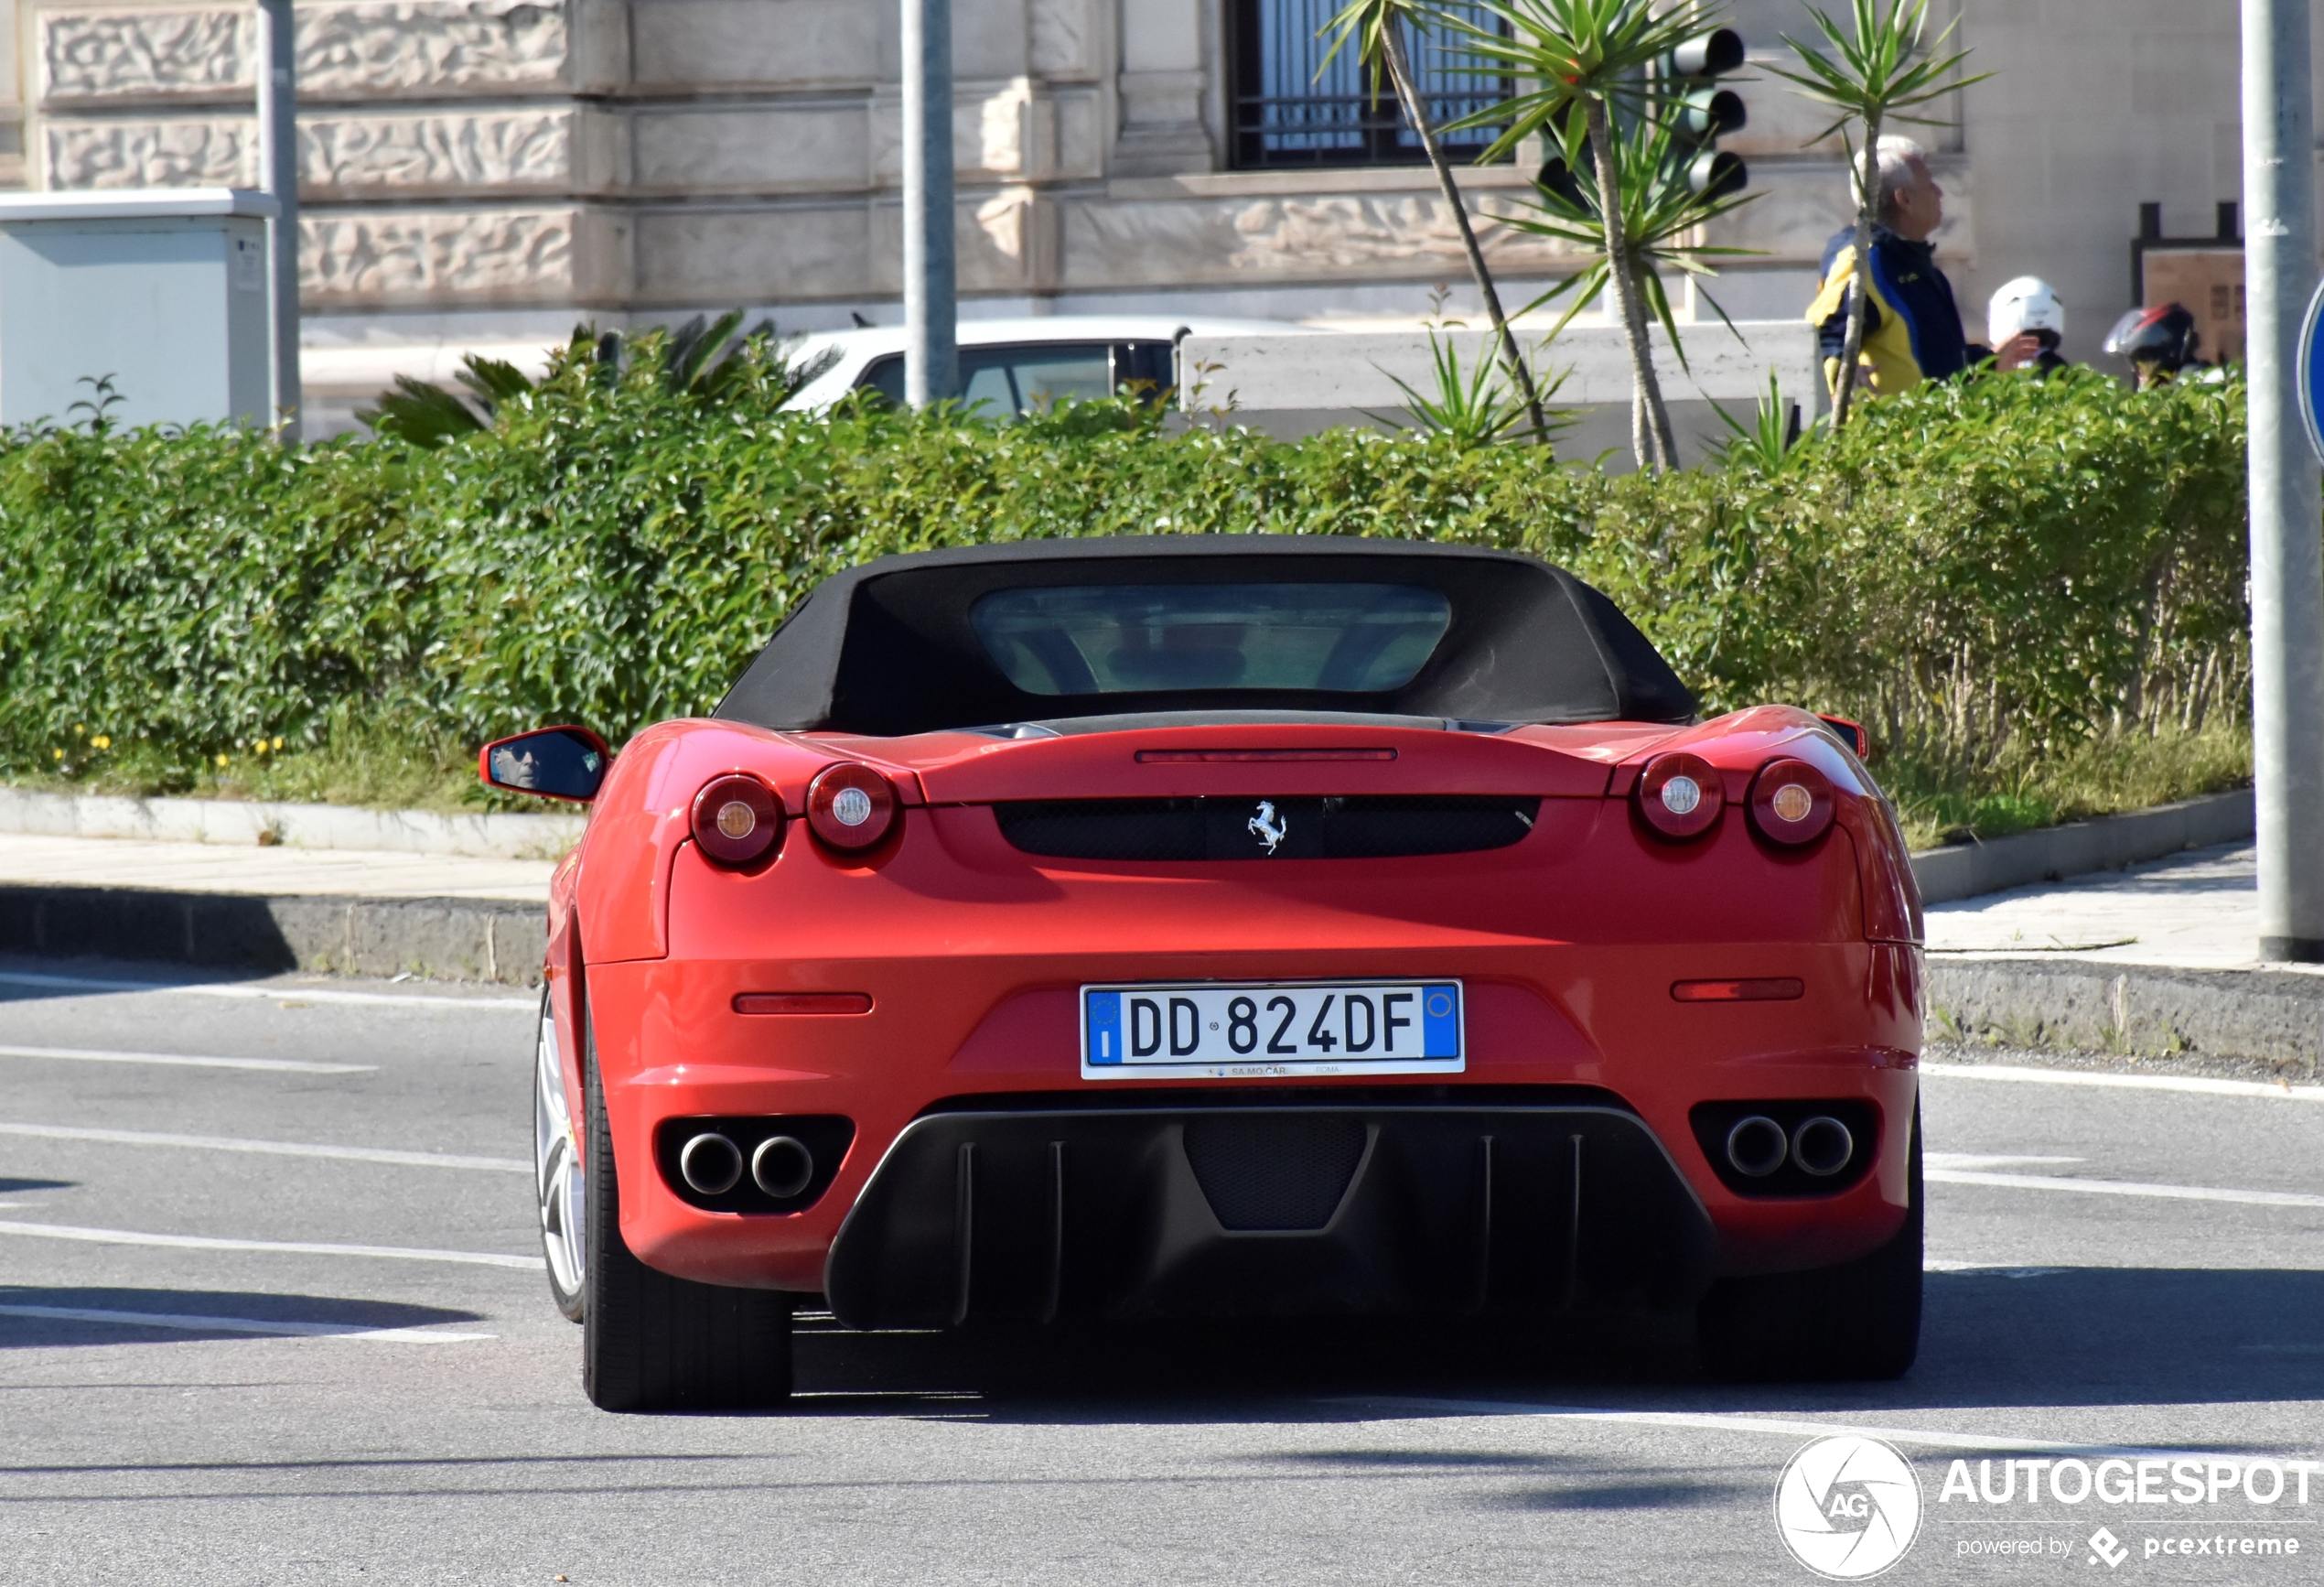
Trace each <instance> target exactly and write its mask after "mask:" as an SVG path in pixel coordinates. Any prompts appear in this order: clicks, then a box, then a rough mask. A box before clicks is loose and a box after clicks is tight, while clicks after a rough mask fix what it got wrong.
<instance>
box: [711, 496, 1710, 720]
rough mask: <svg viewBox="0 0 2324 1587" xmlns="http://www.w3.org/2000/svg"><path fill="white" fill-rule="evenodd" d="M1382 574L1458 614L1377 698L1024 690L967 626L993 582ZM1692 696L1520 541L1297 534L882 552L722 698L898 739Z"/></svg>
mask: <svg viewBox="0 0 2324 1587" xmlns="http://www.w3.org/2000/svg"><path fill="white" fill-rule="evenodd" d="M1260 580H1265V581H1268V582H1275V583H1309V582H1323V583H1336V582H1372V583H1377V582H1380V581H1383V580H1392V581H1393V582H1396V583H1400V584H1410V585H1415V586H1418V587H1420V588H1428V589H1434V590H1437V591H1439V592H1441V593H1442V594H1443V595H1444V596H1445V597H1446V598H1447V600H1448V601H1449V603H1450V605H1451V609H1452V616H1451V622H1450V625H1449V626H1448V627H1447V630H1446V632H1445V635H1444V638H1443V640H1442V641H1441V642H1439V643H1438V645H1437V646H1436V651H1435V652H1434V653H1432V654H1431V655H1430V656H1429V658H1428V660H1427V662H1426V664H1425V665H1423V666H1422V667H1421V669H1420V670H1419V672H1418V673H1416V674H1415V675H1414V676H1413V677H1412V679H1411V681H1410V682H1408V683H1406V684H1405V685H1404V686H1403V687H1401V688H1397V689H1393V690H1386V691H1383V692H1379V693H1372V694H1349V693H1345V692H1340V691H1323V690H1284V689H1250V688H1222V689H1175V690H1157V691H1153V692H1148V693H1143V694H1123V693H1118V692H1117V693H1111V694H1104V695H1065V696H1058V695H1035V694H1029V693H1028V692H1026V691H1025V690H1023V689H1020V688H1018V687H1017V686H1016V685H1014V684H1013V683H1011V682H1010V681H1009V679H1008V677H1007V676H1006V675H1005V674H1004V673H1003V672H1002V671H1001V669H1000V668H999V667H998V666H996V665H995V664H994V662H993V660H992V658H991V657H990V656H989V655H988V654H987V653H986V652H985V650H984V645H983V643H982V642H980V641H979V640H978V638H977V635H976V632H975V630H974V628H973V627H972V626H971V624H970V621H969V609H970V607H971V606H972V605H973V604H974V602H975V600H976V599H977V598H978V597H980V596H983V595H984V594H987V593H989V592H990V591H993V590H995V589H1020V588H1028V587H1036V586H1055V585H1086V584H1209V583H1221V584H1240V583H1247V582H1254V581H1260ZM1253 709H1258V710H1266V711H1303V712H1312V711H1329V712H1347V711H1360V712H1374V713H1384V714H1391V715H1398V716H1407V717H1436V718H1447V719H1455V720H1465V721H1490V722H1598V721H1615V720H1620V721H1643V722H1682V721H1685V720H1687V719H1689V718H1692V717H1693V716H1694V714H1695V696H1693V695H1692V694H1690V693H1689V692H1688V691H1687V688H1686V686H1685V685H1684V684H1682V683H1681V682H1679V680H1678V675H1676V674H1674V673H1673V672H1672V671H1671V669H1670V666H1669V664H1667V663H1665V662H1664V661H1663V660H1662V656H1661V654H1660V653H1657V652H1656V650H1655V649H1654V647H1653V645H1652V643H1650V642H1648V641H1647V638H1646V636H1645V635H1644V634H1642V633H1641V632H1639V631H1638V630H1637V629H1636V628H1634V627H1632V626H1631V624H1630V620H1629V619H1628V618H1625V617H1624V616H1623V615H1622V614H1621V613H1620V612H1619V611H1618V610H1615V608H1614V603H1613V602H1612V601H1610V600H1609V599H1606V597H1604V596H1603V595H1600V594H1599V593H1598V591H1597V590H1595V589H1593V588H1590V587H1589V586H1588V585H1587V584H1584V583H1583V582H1582V581H1581V580H1580V579H1578V578H1575V577H1574V576H1573V575H1572V574H1570V573H1567V572H1566V571H1565V569H1563V568H1560V567H1551V566H1550V565H1549V564H1548V563H1546V562H1544V561H1541V560H1540V559H1539V558H1537V557H1533V556H1520V555H1518V554H1516V553H1513V552H1507V551H1489V550H1483V549H1479V548H1476V547H1472V546H1466V545H1435V544H1431V543H1428V542H1425V541H1409V540H1361V539H1353V538H1346V537H1340V536H1327V535H1291V534H1243V535H1218V534H1139V535H1122V536H1118V537H1109V538H1103V539H1100V538H1091V539H1055V540H1019V541H1011V542H1008V543H1006V544H1002V545H970V546H960V547H956V548H953V549H950V550H943V551H921V552H915V553H912V554H910V555H909V556H883V557H881V558H880V559H879V560H877V561H876V562H867V563H865V564H864V565H863V566H861V567H851V568H849V569H847V570H846V571H845V572H844V573H839V574H834V576H833V577H831V578H827V579H825V580H824V581H823V583H822V584H820V585H817V586H816V587H815V588H814V589H813V591H812V593H810V595H809V596H808V598H807V599H805V600H803V601H802V602H801V603H800V605H799V606H798V607H797V608H796V609H795V610H793V611H792V612H791V617H790V619H789V621H786V622H784V624H783V625H782V627H781V628H780V630H778V631H777V632H776V633H775V636H774V638H773V639H771V640H769V641H768V642H767V648H766V649H765V650H763V651H761V652H759V658H758V660H756V661H754V662H752V663H751V664H750V666H749V667H748V670H746V671H745V672H744V673H743V675H742V677H741V678H740V679H739V680H738V681H737V683H736V684H735V686H734V687H733V688H732V689H730V690H728V691H727V694H726V698H725V699H724V700H723V701H721V702H720V703H719V706H718V709H717V712H716V715H717V716H719V717H721V718H726V719H727V720H729V721H739V722H749V723H753V724H755V725H757V726H759V727H764V728H778V729H790V730H795V731H811V730H815V729H825V730H832V731H839V732H849V733H866V734H877V735H896V734H904V733H923V732H933V731H936V730H939V729H946V728H970V727H986V726H994V725H997V724H1001V723H1007V722H1022V721H1058V720H1061V719H1066V718H1076V717H1096V716H1108V717H1111V716H1118V715H1121V714H1124V713H1140V712H1157V711H1213V712H1215V711H1221V710H1238V711H1247V710H1253Z"/></svg>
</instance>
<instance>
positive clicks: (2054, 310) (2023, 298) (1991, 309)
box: [1985, 275, 2066, 347]
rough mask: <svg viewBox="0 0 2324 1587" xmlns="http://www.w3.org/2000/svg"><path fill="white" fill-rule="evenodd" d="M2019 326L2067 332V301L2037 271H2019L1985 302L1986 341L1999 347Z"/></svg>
mask: <svg viewBox="0 0 2324 1587" xmlns="http://www.w3.org/2000/svg"><path fill="white" fill-rule="evenodd" d="M2021 330H2047V331H2051V332H2053V333H2055V334H2056V335H2057V336H2058V337H2059V338H2060V340H2063V338H2064V337H2065V334H2066V305H2065V304H2064V302H2063V301H2062V300H2060V297H2059V296H2058V289H2057V288H2056V287H2055V286H2050V283H2049V282H2047V281H2044V280H2043V279H2042V278H2041V277H2040V276H2039V275H2020V276H2018V277H2017V279H2016V280H2015V281H2012V282H2009V283H2008V284H2007V285H2006V286H2003V287H2002V289H2001V290H2000V291H1998V292H1996V293H1995V294H1994V295H1993V301H1992V302H1991V303H1989V304H1987V305H1986V306H1985V342H1986V345H1988V346H1990V347H1999V346H2000V345H2001V344H2002V343H2003V342H2005V341H2007V340H2009V339H2010V338H2011V337H2013V336H2015V335H2017V333H2018V332H2019V331H2021Z"/></svg>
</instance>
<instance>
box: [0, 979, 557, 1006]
mask: <svg viewBox="0 0 2324 1587" xmlns="http://www.w3.org/2000/svg"><path fill="white" fill-rule="evenodd" d="M0 986H13V987H47V988H53V989H56V990H59V991H81V992H184V993H186V994H187V995H188V996H189V997H197V998H242V999H256V1000H258V1001H260V1002H267V1001H272V1000H274V999H285V998H287V999H292V1000H294V1001H297V1002H307V1003H360V1004H379V1003H385V1004H389V1005H392V1006H394V1007H398V1008H408V1007H414V1006H416V1007H420V1008H433V1009H525V1010H526V1011H527V1012H531V1013H538V1012H539V1011H540V1008H541V1000H540V999H538V998H537V997H533V998H446V997H437V996H432V995H430V994H428V993H425V992H342V991H331V990H327V989H324V988H315V987H253V986H248V985H245V984H242V983H240V982H232V981H101V980H92V979H90V978H89V977H82V976H44V975H39V974H37V973H35V972H33V971H30V970H0Z"/></svg>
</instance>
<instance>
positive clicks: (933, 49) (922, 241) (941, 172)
mask: <svg viewBox="0 0 2324 1587" xmlns="http://www.w3.org/2000/svg"><path fill="white" fill-rule="evenodd" d="M903 5H904V51H903V54H904V400H905V401H906V402H907V403H909V404H910V405H912V406H913V407H916V408H920V407H926V406H927V405H929V404H930V403H932V402H941V401H942V400H943V399H944V398H946V397H949V396H955V395H958V394H959V392H960V348H959V344H958V341H957V340H956V338H957V335H958V319H959V308H958V305H957V304H956V302H955V301H954V295H953V294H954V277H953V270H952V0H903Z"/></svg>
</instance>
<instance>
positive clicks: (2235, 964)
mask: <svg viewBox="0 0 2324 1587" xmlns="http://www.w3.org/2000/svg"><path fill="white" fill-rule="evenodd" d="M1928 926H1929V939H1928V940H1929V955H1928V972H1929V974H1928V1004H1929V1013H1930V1034H1931V1036H1937V1035H1941V1034H1942V1035H1953V1036H1959V1037H1967V1038H1971V1039H1988V1040H1996V1041H2000V1042H2006V1043H2008V1044H2010V1045H2013V1046H2024V1047H2041V1046H2065V1047H2075V1048H2082V1049H2087V1050H2091V1051H2095V1052H2102V1053H2133V1054H2146V1055H2157V1056H2159V1055H2167V1054H2171V1053H2190V1052H2191V1053H2200V1054H2203V1055H2207V1056H2212V1057H2222V1058H2242V1059H2252V1060H2255V1061H2258V1062H2260V1063H2266V1064H2271V1065H2275V1066H2276V1068H2277V1071H2278V1073H2279V1074H2281V1073H2282V1071H2284V1070H2286V1069H2289V1070H2292V1071H2294V1072H2296V1073H2297V1074H2302V1075H2304V1076H2305V1077H2307V1078H2311V1079H2312V1078H2314V1077H2315V1075H2316V1074H2317V1071H2318V1059H2319V1053H2324V966H2318V965H2283V964H2268V965H2262V964H2261V963H2260V962H2259V958H2258V948H2259V880H2258V871H2257V867H2256V864H2255V862H2254V853H2253V849H2252V846H2251V845H2250V844H2249V843H2228V844H2221V845H2218V846H2217V847H2211V848H2201V849H2196V850H2194V851H2192V852H2190V853H2187V854H2183V855H2178V856H2174V857H2172V858H2168V859H2162V860H2156V861H2153V862H2151V863H2149V864H2146V865H2139V866H2134V867H2132V868H2131V869H2127V870H2123V871H2114V872H2100V873H2097V874H2093V875H2089V876H2082V877H2075V878H2072V879H2070V880H2064V881H2054V882H2048V883H2043V884H2039V885H2037V886H2031V887H2019V888H2013V889H2011V890H2010V891H2007V892H1996V893H1987V894H1985V896H1983V897H1981V898H1971V899H1963V900H1961V901H1957V902H1953V903H1943V904H1937V905H1934V906H1931V908H1930V910H1929V911H1928Z"/></svg>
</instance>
